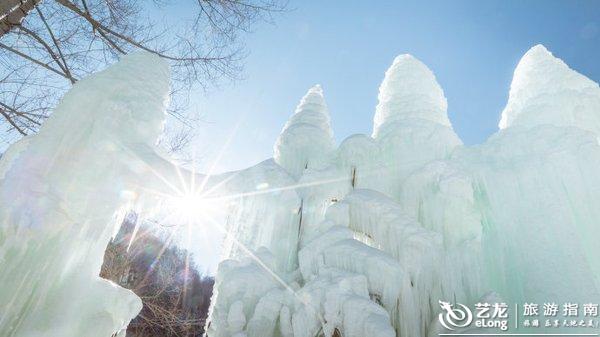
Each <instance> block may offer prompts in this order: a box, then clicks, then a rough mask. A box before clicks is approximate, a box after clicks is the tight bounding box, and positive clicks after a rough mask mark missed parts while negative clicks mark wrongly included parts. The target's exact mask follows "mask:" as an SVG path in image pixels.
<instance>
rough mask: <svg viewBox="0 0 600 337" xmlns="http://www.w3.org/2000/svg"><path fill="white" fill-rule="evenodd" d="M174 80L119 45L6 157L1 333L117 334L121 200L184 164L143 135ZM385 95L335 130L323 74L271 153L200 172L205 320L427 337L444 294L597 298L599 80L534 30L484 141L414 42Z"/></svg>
mask: <svg viewBox="0 0 600 337" xmlns="http://www.w3.org/2000/svg"><path fill="white" fill-rule="evenodd" d="M168 81H169V79H168V68H167V66H166V65H165V64H164V63H163V62H162V61H161V60H160V59H158V58H156V57H153V56H150V55H147V54H136V55H131V56H128V57H125V58H124V59H123V60H122V61H121V62H119V63H118V64H116V65H114V66H112V67H110V68H109V69H107V70H106V71H104V72H101V73H98V74H95V75H93V76H90V77H89V78H87V79H85V80H83V81H81V82H80V83H78V84H77V85H75V86H74V88H73V89H72V90H71V91H70V92H69V93H68V94H67V95H66V96H65V98H64V99H63V100H62V102H61V103H60V105H59V106H58V107H57V109H56V111H55V112H54V114H53V116H52V117H51V118H50V119H49V120H48V121H47V122H46V123H45V125H44V126H43V128H42V129H41V131H40V133H39V134H37V135H35V136H30V137H27V138H25V139H23V140H22V141H21V142H19V143H17V144H15V145H13V146H12V147H11V148H10V149H9V151H8V152H7V153H5V154H4V155H3V157H2V158H1V160H0V202H1V205H2V207H1V208H0V225H1V227H0V284H1V285H2V287H0V335H1V336H4V335H7V336H26V337H30V336H31V337H33V336H36V337H37V336H44V337H46V336H47V337H58V336H60V337H65V336H67V337H68V336H92V337H95V336H98V337H100V336H106V337H108V336H111V334H113V333H115V332H120V333H123V329H124V328H125V327H126V326H127V324H128V322H129V321H130V320H131V319H132V318H133V317H134V316H135V315H136V314H137V312H138V311H139V310H140V306H141V303H140V300H139V299H138V298H137V297H136V296H135V295H134V294H133V293H131V292H129V291H127V290H125V289H122V288H120V287H118V286H116V285H114V284H112V283H110V282H108V281H105V280H102V279H100V278H99V277H98V273H99V270H100V265H101V263H102V256H103V253H104V249H105V247H106V244H107V242H108V241H109V240H110V238H111V236H112V235H113V234H114V233H115V231H116V230H117V229H118V228H117V227H118V224H119V223H120V219H121V217H122V215H123V213H124V211H125V210H126V209H128V208H134V209H136V210H137V211H139V212H144V210H146V209H152V208H153V207H154V206H155V205H156V204H157V203H160V202H161V200H160V199H161V196H162V195H170V194H173V193H174V191H173V190H177V188H176V186H173V185H176V184H177V183H176V182H179V181H180V180H181V179H182V176H181V175H179V174H177V172H178V169H177V168H176V167H175V166H174V165H173V164H172V163H171V162H170V161H168V160H167V159H165V158H164V156H162V155H160V154H159V153H158V152H157V150H156V149H155V148H154V144H155V143H156V139H157V137H158V136H159V134H160V132H161V130H162V124H163V119H164V111H165V97H166V95H167V92H168ZM378 98H379V103H378V104H377V107H376V109H375V116H374V123H373V132H372V134H371V135H364V134H359V135H352V136H350V137H348V138H346V139H345V140H344V141H342V142H341V144H340V145H339V146H337V147H336V145H335V141H334V138H333V132H332V128H331V122H330V116H329V113H328V107H327V105H326V103H325V98H324V92H323V89H322V88H321V87H320V86H318V85H317V86H314V87H312V88H310V89H309V91H308V93H307V94H306V95H305V96H304V97H303V98H302V99H301V101H300V103H299V105H298V106H297V108H296V111H295V113H294V114H293V115H292V116H291V118H290V120H289V121H288V123H286V125H285V126H284V127H283V130H282V132H281V135H280V136H279V138H278V139H277V141H276V144H275V147H274V155H273V158H272V159H267V160H265V161H264V162H262V163H259V164H258V165H256V166H253V167H250V168H248V169H245V170H241V171H238V172H230V173H226V174H222V175H218V176H214V177H213V178H211V180H210V181H209V180H206V181H205V183H206V185H207V186H220V188H219V190H218V192H215V195H214V197H215V198H217V199H219V198H224V199H226V200H227V202H226V203H222V205H223V207H227V212H226V214H227V217H226V219H225V227H226V228H225V229H226V230H227V232H228V235H227V237H226V241H225V243H224V254H225V256H226V258H227V259H226V260H224V261H223V262H222V263H221V264H220V266H219V269H218V272H217V276H216V283H215V292H214V298H213V302H212V307H211V313H210V323H209V325H208V326H207V335H208V336H209V337H243V336H246V337H314V336H324V337H330V336H336V337H340V336H344V337H365V336H369V337H393V336H396V337H419V336H422V337H425V336H436V335H438V333H442V332H444V328H443V327H442V326H440V324H439V322H438V319H437V318H438V314H439V313H440V305H439V303H440V301H446V302H450V301H451V302H453V303H456V302H458V303H465V304H474V303H476V302H478V301H487V302H489V303H494V302H500V301H504V302H507V303H524V302H539V303H543V302H546V301H553V302H557V303H560V302H566V301H570V302H579V303H598V302H600V283H599V281H600V259H599V257H600V246H599V245H598V244H597V242H596V241H597V238H598V236H599V235H600V227H599V225H598V219H600V207H599V206H600V179H597V178H596V176H597V172H598V168H599V167H600V141H599V139H600V138H599V137H600V88H599V87H598V85H597V84H596V83H594V82H593V81H591V80H589V79H588V78H586V77H585V76H583V75H581V74H578V73H577V72H575V71H574V70H572V69H570V68H569V67H568V66H567V65H566V64H565V63H564V62H563V61H561V60H559V59H557V58H556V57H554V56H553V55H552V54H551V53H550V52H549V51H547V50H546V49H545V48H544V47H543V46H540V45H538V46H535V47H533V48H532V49H531V50H530V51H528V52H527V53H526V54H525V55H524V56H523V58H522V60H521V61H520V62H519V65H518V66H517V68H516V70H515V74H514V78H513V83H512V84H511V89H510V95H509V100H508V103H507V105H506V107H505V109H504V111H503V112H502V115H501V119H500V124H499V128H500V129H499V131H498V132H497V133H496V134H494V135H492V136H491V137H490V138H489V139H488V140H487V141H486V142H485V143H483V144H480V145H476V146H464V145H463V144H462V142H461V140H460V139H459V137H458V136H457V135H456V133H455V132H454V130H453V128H452V125H451V123H450V121H449V119H448V116H447V101H446V98H445V96H444V93H443V90H442V88H441V87H440V86H439V84H438V83H437V80H436V78H435V76H434V74H433V72H432V71H431V70H429V69H428V68H427V67H426V66H425V65H424V64H423V63H422V62H420V61H419V60H417V59H416V58H414V57H413V56H410V55H401V56H398V57H397V58H396V59H395V60H394V61H393V64H392V66H391V67H390V68H389V69H388V71H387V72H386V73H385V77H384V79H383V82H382V84H381V86H380V88H379V96H378ZM184 184H185V182H184ZM148 191H151V192H153V193H147V192H148ZM90 322H93V323H90ZM90 324H93V328H91V326H90ZM543 331H544V330H543V328H542V329H541V330H540V332H543ZM557 331H560V330H559V329H555V328H554V329H553V332H557ZM5 332H8V333H5ZM455 332H456V331H455ZM462 332H463V333H478V332H479V331H478V330H476V329H475V330H474V329H465V330H464V331H462ZM512 332H514V331H512ZM569 332H578V330H577V329H570V330H569Z"/></svg>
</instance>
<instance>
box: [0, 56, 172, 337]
mask: <svg viewBox="0 0 600 337" xmlns="http://www.w3.org/2000/svg"><path fill="white" fill-rule="evenodd" d="M169 81H170V78H169V68H168V65H167V63H166V62H164V61H163V60H161V59H160V58H158V57H156V56H152V55H149V54H133V55H129V56H126V57H124V58H123V59H122V61H120V62H119V63H117V64H115V65H113V66H111V67H109V68H108V69H106V70H105V71H102V72H100V73H97V74H94V75H91V76H89V77H88V78H86V79H84V80H82V81H80V82H78V83H77V84H75V85H74V86H73V88H72V89H71V90H70V91H69V92H68V93H67V94H66V95H65V97H64V98H63V99H62V101H61V102H60V104H59V105H58V107H57V108H56V109H55V111H54V113H53V114H52V117H50V118H49V119H48V120H47V121H46V122H45V123H44V125H43V127H42V128H41V130H40V131H39V133H38V134H36V135H32V136H28V137H26V138H25V139H23V140H21V141H20V142H18V143H16V144H14V145H13V146H12V147H10V148H9V150H8V151H7V152H6V153H5V154H4V155H3V156H2V158H1V160H0V336H18V337H68V336H73V337H75V336H86V337H96V336H97V337H109V336H112V335H113V333H117V332H121V335H124V329H125V328H126V326H127V324H128V323H129V321H130V320H131V319H132V318H133V317H135V316H136V315H137V313H138V312H139V311H140V310H141V308H142V303H141V300H140V299H139V298H138V297H137V296H136V295H135V294H133V293H132V292H131V291H129V290H126V289H123V288H121V287H119V286H117V285H115V284H114V283H112V282H110V281H107V280H105V279H102V278H100V277H99V273H100V268H101V265H102V261H103V257H104V251H105V249H106V246H107V244H108V242H109V240H110V239H111V237H112V236H113V235H114V234H116V233H117V231H118V229H119V226H120V224H121V222H122V219H123V216H124V215H125V212H126V211H127V210H128V209H130V208H137V209H138V210H141V209H142V208H143V207H142V205H141V203H142V202H145V203H146V206H149V207H154V206H153V205H154V203H155V202H157V200H156V197H155V193H150V194H148V193H146V191H155V192H156V193H157V194H158V193H168V194H174V192H173V191H172V187H171V185H170V184H168V183H166V182H167V181H171V182H174V181H178V178H177V172H176V171H177V170H176V169H175V166H174V165H173V164H171V162H169V161H168V160H167V159H164V158H163V156H161V155H160V154H159V153H157V152H156V150H155V148H154V144H156V141H157V138H158V137H159V135H160V134H161V132H162V129H163V123H164V118H165V117H164V116H165V104H166V102H167V98H168V92H169ZM159 176H160V177H161V178H159Z"/></svg>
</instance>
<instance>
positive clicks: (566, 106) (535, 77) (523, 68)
mask: <svg viewBox="0 0 600 337" xmlns="http://www.w3.org/2000/svg"><path fill="white" fill-rule="evenodd" d="M541 124H551V125H555V126H576V127H579V128H582V129H586V130H590V131H594V132H597V133H600V89H599V88H598V84H597V83H595V82H593V81H592V80H590V79H589V78H587V77H585V76H583V75H581V74H579V73H578V72H576V71H574V70H572V69H571V68H569V66H568V65H567V64H566V63H565V62H563V61H562V60H561V59H559V58H556V57H554V56H553V55H552V53H551V52H549V51H548V50H547V49H546V48H545V47H544V46H542V45H541V44H538V45H536V46H534V47H533V48H531V49H529V51H527V53H525V55H523V58H521V60H520V61H519V64H518V65H517V68H516V69H515V72H514V76H513V80H512V83H511V85H510V94H509V98H508V103H507V104H506V107H505V108H504V111H502V117H501V120H500V123H499V124H498V127H499V128H500V129H504V128H507V127H510V126H513V125H522V126H527V127H531V126H537V125H541Z"/></svg>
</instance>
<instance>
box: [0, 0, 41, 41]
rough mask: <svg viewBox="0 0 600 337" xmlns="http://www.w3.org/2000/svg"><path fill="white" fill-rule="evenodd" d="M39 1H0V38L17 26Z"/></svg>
mask: <svg viewBox="0 0 600 337" xmlns="http://www.w3.org/2000/svg"><path fill="white" fill-rule="evenodd" d="M40 1H41V0H2V1H0V37H2V36H3V35H4V34H6V33H8V32H9V31H10V30H11V29H12V28H13V27H14V26H16V25H19V24H20V23H21V21H23V18H25V16H27V14H29V12H30V11H31V10H32V9H34V8H35V6H37V4H39V3H40Z"/></svg>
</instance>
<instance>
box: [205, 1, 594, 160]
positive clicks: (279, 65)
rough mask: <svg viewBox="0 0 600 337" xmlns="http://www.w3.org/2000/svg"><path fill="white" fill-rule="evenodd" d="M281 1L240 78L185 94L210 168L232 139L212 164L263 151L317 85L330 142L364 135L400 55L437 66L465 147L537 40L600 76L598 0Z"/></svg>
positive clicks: (254, 39)
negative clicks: (284, 5) (286, 6)
mask: <svg viewBox="0 0 600 337" xmlns="http://www.w3.org/2000/svg"><path fill="white" fill-rule="evenodd" d="M290 7H291V10H290V11H289V12H287V13H284V14H283V15H278V16H277V17H276V19H275V21H276V22H275V25H260V26H259V27H257V28H256V29H255V31H254V32H253V33H252V34H251V35H249V36H248V37H247V38H246V46H247V48H248V50H249V51H250V55H249V57H248V58H247V60H246V69H245V71H244V73H243V76H244V80H242V81H239V82H237V83H234V84H228V85H224V86H222V87H220V88H218V89H214V90H212V91H211V92H209V93H208V94H204V93H200V92H199V93H197V94H194V103H193V105H194V107H195V108H196V109H198V110H199V112H200V113H201V114H202V115H203V116H204V119H205V120H206V123H205V124H203V125H202V126H201V130H200V136H199V141H198V144H197V149H198V152H199V153H200V155H201V156H202V157H203V158H204V159H205V161H206V162H207V163H208V162H211V161H212V160H213V159H214V158H215V156H216V153H217V149H220V148H221V147H222V146H223V145H224V144H225V143H226V141H227V139H228V137H229V135H230V134H234V136H233V138H231V141H230V143H229V145H228V146H227V147H226V149H225V152H224V153H223V155H222V158H221V160H220V161H219V164H218V165H217V170H232V169H239V168H244V167H248V166H250V165H252V164H255V163H257V162H259V161H261V160H263V159H266V158H268V157H270V156H271V155H272V147H273V143H274V142H275V139H276V138H277V135H278V134H279V132H280V131H281V128H282V126H283V124H284V123H285V121H286V120H287V119H288V117H289V116H290V115H291V114H292V113H293V111H294V107H295V106H296V104H297V103H298V101H299V99H300V98H301V97H302V96H303V95H304V93H305V92H306V90H308V88H309V87H310V86H312V85H314V84H317V83H319V84H321V85H322V86H323V89H324V91H325V98H326V100H327V103H328V105H329V110H330V113H331V119H332V126H333V129H334V133H335V136H336V139H337V140H338V143H339V142H340V141H341V140H343V139H344V138H346V137H347V136H349V135H351V134H354V133H366V134H370V133H371V129H372V118H373V114H374V110H375V105H376V102H377V90H378V87H379V84H380V83H381V80H382V79H383V75H384V72H385V70H386V69H387V67H388V66H389V65H390V64H391V62H392V60H393V59H394V57H395V56H397V55H399V54H403V53H410V54H412V55H414V56H416V57H417V58H419V59H420V60H421V61H423V62H424V63H425V64H426V65H427V66H428V67H429V68H431V70H432V71H433V72H434V73H435V75H436V77H437V79H438V82H439V83H440V84H441V86H442V88H443V90H444V92H445V94H446V97H447V99H448V113H449V117H450V120H451V122H452V124H453V126H454V129H455V130H456V132H457V133H458V135H459V136H460V137H461V138H462V140H463V141H464V142H465V143H467V144H475V143H480V142H483V141H484V140H485V139H486V138H487V137H488V136H489V135H491V134H492V133H494V132H495V131H496V130H497V123H498V120H499V117H500V112H501V111H502V108H503V107H504V105H505V103H506V100H507V97H508V90H509V86H510V81H511V78H512V72H513V70H514V68H515V66H516V64H517V62H518V61H519V59H520V57H521V56H522V55H523V54H524V53H525V52H526V51H527V50H528V49H529V48H530V47H531V46H533V45H535V44H537V43H542V44H544V45H545V46H546V47H547V48H548V49H549V50H550V51H551V52H553V53H554V55H556V56H558V57H560V58H561V59H563V60H564V61H565V62H566V63H567V64H569V65H570V66H571V68H574V69H575V70H577V71H579V72H581V73H583V74H584V75H586V76H588V77H590V78H591V79H593V80H595V81H596V82H598V81H600V1H551V0H547V1H343V2H342V1H302V2H301V1H291V2H290ZM238 124H239V127H238V128H237V130H235V127H236V125H238Z"/></svg>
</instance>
